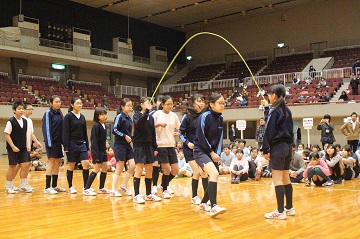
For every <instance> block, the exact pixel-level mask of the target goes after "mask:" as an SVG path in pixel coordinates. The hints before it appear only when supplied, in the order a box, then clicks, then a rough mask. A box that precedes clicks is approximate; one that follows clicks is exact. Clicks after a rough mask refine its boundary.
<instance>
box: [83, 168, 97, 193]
mask: <svg viewBox="0 0 360 239" xmlns="http://www.w3.org/2000/svg"><path fill="white" fill-rule="evenodd" d="M95 177H96V173H94V172H91V173H90V175H89V176H88V179H87V181H86V185H85V187H84V189H89V188H91V184H92V183H93V182H94V179H95Z"/></svg>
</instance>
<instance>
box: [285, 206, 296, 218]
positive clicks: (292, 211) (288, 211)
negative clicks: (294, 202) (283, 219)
mask: <svg viewBox="0 0 360 239" xmlns="http://www.w3.org/2000/svg"><path fill="white" fill-rule="evenodd" d="M284 211H285V212H286V216H295V208H293V207H292V208H290V209H286V208H284Z"/></svg>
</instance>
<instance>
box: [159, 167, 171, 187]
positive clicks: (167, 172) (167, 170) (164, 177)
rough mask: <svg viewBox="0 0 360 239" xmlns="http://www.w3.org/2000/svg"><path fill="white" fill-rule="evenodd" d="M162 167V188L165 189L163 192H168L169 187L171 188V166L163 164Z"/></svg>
mask: <svg viewBox="0 0 360 239" xmlns="http://www.w3.org/2000/svg"><path fill="white" fill-rule="evenodd" d="M161 167H162V169H163V175H162V182H161V186H162V188H163V191H165V190H167V186H169V181H170V170H171V169H170V164H169V163H162V164H161Z"/></svg>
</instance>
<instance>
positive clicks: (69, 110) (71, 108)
mask: <svg viewBox="0 0 360 239" xmlns="http://www.w3.org/2000/svg"><path fill="white" fill-rule="evenodd" d="M50 100H51V98H50ZM77 100H80V101H81V102H82V100H81V98H80V97H78V96H75V97H73V98H72V99H71V101H70V105H69V109H68V112H71V111H73V109H74V107H72V105H73V104H75V102H76V101H77ZM50 102H51V101H50ZM51 103H52V102H51Z"/></svg>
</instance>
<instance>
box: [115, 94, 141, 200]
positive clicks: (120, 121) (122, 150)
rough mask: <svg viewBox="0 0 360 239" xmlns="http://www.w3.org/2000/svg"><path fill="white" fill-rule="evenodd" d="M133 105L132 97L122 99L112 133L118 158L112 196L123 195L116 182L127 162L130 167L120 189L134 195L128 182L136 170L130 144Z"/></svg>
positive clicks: (128, 194)
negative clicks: (128, 186) (117, 188)
mask: <svg viewBox="0 0 360 239" xmlns="http://www.w3.org/2000/svg"><path fill="white" fill-rule="evenodd" d="M132 107H133V105H132V102H131V100H130V99H128V98H124V99H122V100H121V102H120V107H119V110H118V112H119V114H118V115H117V116H116V118H115V122H114V128H113V131H112V133H113V134H114V135H115V142H114V153H115V159H116V171H115V173H114V175H113V182H112V189H111V192H110V196H115V197H119V196H121V194H119V192H118V191H116V184H117V181H118V180H119V176H120V173H121V172H122V171H123V169H124V166H125V163H126V162H128V163H129V168H128V170H127V172H126V173H125V175H124V180H123V182H122V184H121V186H120V188H119V190H120V191H121V192H122V193H124V194H125V195H127V196H132V193H131V191H130V190H129V189H128V188H127V183H128V182H129V180H130V178H131V176H132V175H133V173H134V171H135V162H134V152H133V149H132V147H131V145H130V143H131V142H132V133H131V131H132V119H131V117H130V116H129V114H130V113H131V112H132V110H133V109H132Z"/></svg>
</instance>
